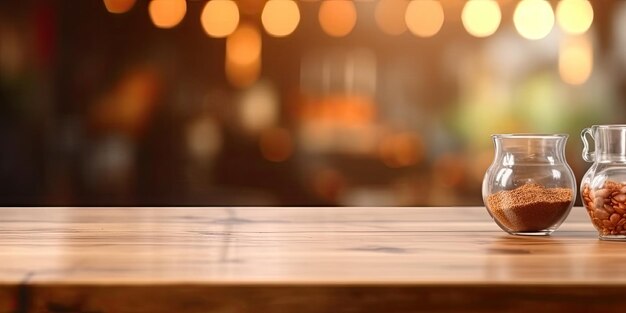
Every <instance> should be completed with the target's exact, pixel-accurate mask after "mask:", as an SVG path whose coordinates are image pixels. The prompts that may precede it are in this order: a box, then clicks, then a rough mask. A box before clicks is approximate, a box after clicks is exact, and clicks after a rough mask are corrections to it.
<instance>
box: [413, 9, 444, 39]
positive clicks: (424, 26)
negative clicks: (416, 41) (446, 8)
mask: <svg viewBox="0 0 626 313" xmlns="http://www.w3.org/2000/svg"><path fill="white" fill-rule="evenodd" d="M404 19H405V22H406V26H407V27H408V28H409V30H410V31H411V32H412V33H413V34H415V35H416V36H419V37H432V36H434V35H435V34H437V33H438V32H439V30H440V29H441V26H443V21H444V14H443V8H442V7H441V3H439V1H437V0H413V1H411V2H410V3H409V6H408V7H407V9H406V14H405V16H404Z"/></svg>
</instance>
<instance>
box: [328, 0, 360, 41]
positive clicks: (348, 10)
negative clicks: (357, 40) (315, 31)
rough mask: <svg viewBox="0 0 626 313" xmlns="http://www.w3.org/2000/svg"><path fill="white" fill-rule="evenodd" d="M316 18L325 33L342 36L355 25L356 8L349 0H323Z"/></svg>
mask: <svg viewBox="0 0 626 313" xmlns="http://www.w3.org/2000/svg"><path fill="white" fill-rule="evenodd" d="M318 18H319V22H320V26H321V27H322V30H323V31H324V32H325V33H326V34H328V35H330V36H333V37H343V36H346V35H348V34H349V33H350V32H351V31H352V29H353V28H354V25H356V19H357V16H356V8H355V7H354V3H353V2H352V1H350V0H324V1H323V2H322V3H321V4H320V10H319V15H318Z"/></svg>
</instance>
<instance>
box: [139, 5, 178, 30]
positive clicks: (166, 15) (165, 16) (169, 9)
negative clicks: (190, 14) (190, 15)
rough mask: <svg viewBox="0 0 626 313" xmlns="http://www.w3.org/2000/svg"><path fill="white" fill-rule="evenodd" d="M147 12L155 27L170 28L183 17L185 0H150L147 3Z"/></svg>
mask: <svg viewBox="0 0 626 313" xmlns="http://www.w3.org/2000/svg"><path fill="white" fill-rule="evenodd" d="M148 12H149V13H150V19H152V23H154V25H155V26H156V27H159V28H172V27H174V26H176V25H178V23H180V22H181V21H182V20H183V18H184V17H185V13H186V12H187V2H186V1H185V0H152V1H150V4H149V5H148Z"/></svg>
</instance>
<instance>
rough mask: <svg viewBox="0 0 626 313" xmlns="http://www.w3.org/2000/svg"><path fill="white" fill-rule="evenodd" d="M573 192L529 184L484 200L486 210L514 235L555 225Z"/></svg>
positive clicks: (566, 208)
mask: <svg viewBox="0 0 626 313" xmlns="http://www.w3.org/2000/svg"><path fill="white" fill-rule="evenodd" d="M572 195H573V192H572V189H569V188H546V187H544V186H541V185H538V184H534V183H529V184H525V185H523V186H521V187H518V188H516V189H513V190H504V191H500V192H497V193H494V194H491V195H489V196H488V197H487V208H488V209H489V211H490V212H491V214H492V215H493V217H494V218H495V219H496V220H497V221H498V222H499V223H500V224H502V225H503V226H505V227H506V228H508V229H509V230H511V231H515V232H532V231H540V230H544V229H546V228H549V227H551V226H553V225H554V224H556V223H558V222H559V221H560V220H561V218H563V215H565V214H567V211H568V209H569V208H570V205H571V204H572V201H573V199H572Z"/></svg>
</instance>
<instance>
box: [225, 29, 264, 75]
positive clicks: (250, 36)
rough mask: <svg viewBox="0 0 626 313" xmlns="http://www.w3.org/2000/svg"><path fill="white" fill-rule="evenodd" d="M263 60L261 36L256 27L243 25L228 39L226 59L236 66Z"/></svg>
mask: <svg viewBox="0 0 626 313" xmlns="http://www.w3.org/2000/svg"><path fill="white" fill-rule="evenodd" d="M260 58H261V34H260V33H259V31H258V30H257V29H256V27H254V26H252V25H249V24H241V25H240V26H239V28H237V30H235V32H233V33H232V34H231V35H230V36H228V39H226V59H227V60H228V61H230V62H233V63H235V64H241V65H246V64H252V63H254V62H255V61H256V60H258V59H260Z"/></svg>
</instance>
